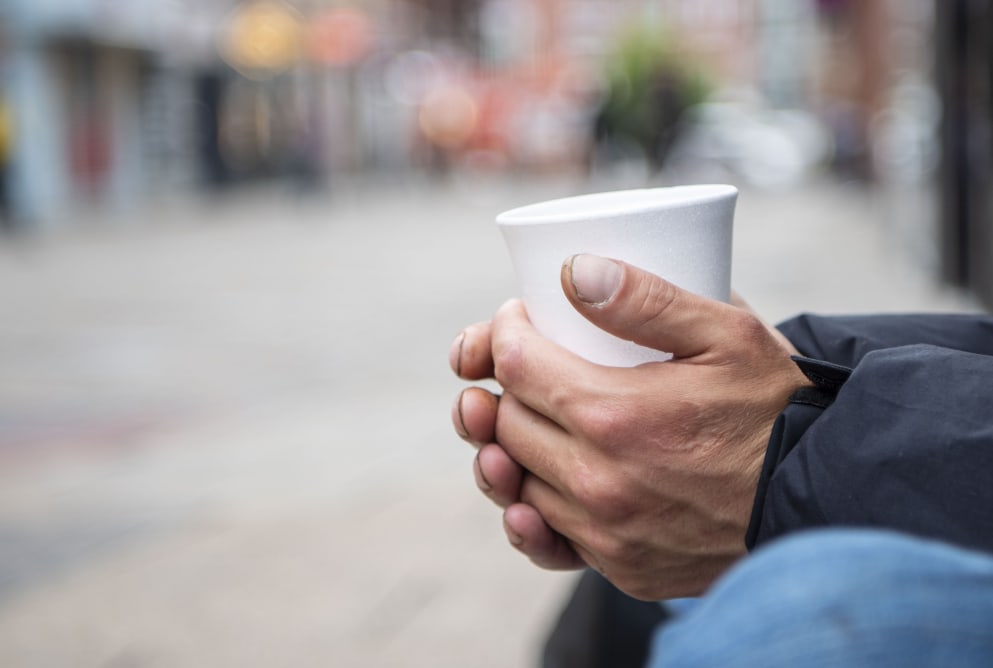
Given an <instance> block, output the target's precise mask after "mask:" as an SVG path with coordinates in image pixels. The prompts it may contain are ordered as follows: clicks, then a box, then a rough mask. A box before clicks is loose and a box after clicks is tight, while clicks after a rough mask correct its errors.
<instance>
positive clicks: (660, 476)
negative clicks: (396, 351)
mask: <svg viewBox="0 0 993 668" xmlns="http://www.w3.org/2000/svg"><path fill="white" fill-rule="evenodd" d="M562 282H563V289H564V291H565V293H566V295H567V296H568V297H569V299H570V301H571V302H572V303H573V305H574V306H575V307H576V308H577V310H579V311H580V312H581V313H582V314H583V315H585V316H586V317H587V318H588V319H590V320H591V321H592V322H593V323H594V324H597V325H598V326H600V327H602V328H603V329H606V330H607V331H610V332H612V333H614V334H617V335H619V336H622V337H623V338H627V339H631V340H634V341H636V342H637V343H640V344H642V345H648V346H651V347H655V348H658V349H662V350H667V351H671V352H673V353H674V355H675V357H674V359H673V360H672V361H670V362H664V363H655V364H647V365H642V366H640V367H636V368H633V369H619V368H610V367H601V366H597V365H594V364H591V363H589V362H586V361H585V360H582V359H580V358H578V357H576V356H575V355H572V354H571V353H569V352H567V351H565V350H564V349H562V348H560V347H559V346H556V345H555V344H553V343H551V342H549V341H547V340H546V339H544V338H542V337H541V336H540V335H538V334H537V332H535V330H534V329H533V327H531V325H530V323H529V322H528V320H527V317H526V315H525V313H524V309H523V306H522V305H521V304H520V302H509V303H508V304H506V305H505V306H504V307H503V308H502V309H501V310H500V311H499V312H498V313H497V315H496V317H495V318H494V320H493V322H492V323H491V324H490V325H476V326H474V327H472V328H469V329H468V330H467V331H466V332H465V334H464V335H463V336H462V338H461V340H460V341H459V342H458V343H459V345H458V346H457V347H456V350H455V351H454V354H453V366H454V367H455V368H456V369H457V372H461V373H460V375H462V376H463V377H465V378H469V379H473V378H482V377H486V376H487V375H490V374H492V375H494V376H495V377H496V379H497V380H498V381H499V382H500V384H501V385H502V386H503V387H504V389H505V394H504V395H503V398H502V399H501V400H500V401H499V402H498V401H497V398H496V397H494V396H493V395H489V394H488V393H485V392H484V391H483V390H480V389H478V388H477V389H470V390H468V391H467V392H465V393H463V395H462V396H461V398H460V400H459V402H458V403H457V406H456V411H455V415H453V419H454V420H455V421H456V427H457V429H459V430H460V432H461V433H462V434H463V436H464V437H466V438H468V439H469V440H471V441H474V442H477V443H480V444H483V445H484V447H483V448H482V450H481V451H480V453H479V456H478V457H477V460H476V474H477V482H481V483H482V484H481V486H482V487H484V489H485V488H488V491H489V493H490V495H491V497H492V498H494V500H495V501H496V502H497V503H499V504H500V505H503V506H506V507H507V509H506V511H505V515H504V524H505V529H506V530H507V533H508V536H510V538H511V542H512V543H514V544H515V545H517V546H518V548H519V549H521V550H522V551H523V552H525V554H528V556H530V557H531V558H532V559H533V560H534V561H536V562H537V563H539V565H543V566H546V567H572V566H579V565H581V563H582V562H585V563H588V564H590V565H593V566H595V567H597V568H599V569H600V570H601V571H602V572H604V574H605V575H606V576H607V577H608V578H610V579H611V580H612V581H613V582H614V584H616V585H617V586H618V587H620V588H621V589H624V590H625V591H627V592H628V593H630V594H632V595H634V596H638V597H641V598H664V597H670V596H680V595H690V594H695V593H699V591H701V590H702V589H703V588H705V587H706V586H707V585H708V584H709V583H710V582H711V581H712V580H713V579H714V578H715V577H716V576H717V575H718V574H719V573H721V572H722V571H723V570H724V569H726V568H727V567H728V566H729V565H730V564H731V563H733V561H734V560H735V559H737V558H738V557H739V556H741V554H743V553H744V540H743V537H744V533H745V529H746V527H747V522H748V516H749V512H750V509H751V504H752V501H753V498H754V494H755V484H756V481H757V479H758V472H759V468H760V466H761V462H762V457H763V455H764V451H765V446H766V443H767V441H768V437H769V432H770V430H771V427H772V423H773V422H774V420H775V418H776V416H777V415H778V413H779V412H780V411H781V410H782V408H783V407H784V406H785V405H786V402H787V398H788V396H789V394H790V393H792V391H793V390H795V389H796V388H797V387H799V386H801V385H804V384H807V381H806V379H805V378H804V377H803V376H802V374H801V373H800V372H799V370H798V369H797V368H796V367H795V365H794V364H793V363H792V362H791V361H790V360H789V354H790V351H789V350H788V349H787V348H786V347H784V346H783V344H782V342H781V341H780V340H779V339H777V337H776V336H774V335H773V334H772V333H770V331H769V330H768V329H767V328H766V327H765V326H764V325H763V324H762V322H761V321H760V320H759V319H758V318H756V317H755V316H754V315H753V314H751V313H749V312H747V311H745V310H742V309H740V308H735V307H733V306H729V305H726V304H721V303H719V302H714V301H711V300H707V299H703V298H701V297H698V296H695V295H692V294H690V293H687V292H685V291H682V290H679V289H678V288H676V287H674V286H672V285H671V284H669V283H667V282H665V281H663V280H661V279H659V278H657V277H654V276H651V275H650V274H647V273H645V272H643V271H640V270H637V269H635V268H633V267H630V266H627V265H624V264H622V263H616V262H612V261H605V260H602V259H600V258H595V257H591V256H580V257H579V258H574V259H572V260H571V261H570V262H567V264H566V265H565V266H564V267H563V273H562ZM487 348H488V349H489V351H490V354H487V352H486V351H487ZM501 448H502V449H501ZM515 461H516V462H520V465H521V466H523V469H522V468H521V466H518V465H517V464H516V463H515ZM525 469H526V472H525ZM484 472H485V475H484ZM518 498H519V499H520V500H521V501H522V502H523V503H517V502H516V501H517V499H518ZM551 529H554V532H553V531H552V530H551ZM580 557H581V559H582V562H580V559H579V558H580Z"/></svg>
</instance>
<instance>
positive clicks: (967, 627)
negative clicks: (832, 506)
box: [648, 530, 993, 668]
mask: <svg viewBox="0 0 993 668" xmlns="http://www.w3.org/2000/svg"><path fill="white" fill-rule="evenodd" d="M648 665H649V666H650V668H666V667H670V666H678V667H679V668H690V667H692V668H696V667H702V666H714V667H718V666H720V667H721V668H725V667H727V666H734V667H736V668H738V667H740V668H753V667H754V668H759V667H761V668H779V667H781V666H790V667H793V666H802V667H803V668H828V667H830V668H836V667H838V666H844V667H845V668H862V667H869V666H872V667H873V668H875V667H877V666H899V667H900V668H916V667H918V666H920V667H924V666H929V667H930V666H936V667H937V666H941V667H943V666H955V667H956V668H973V667H977V668H978V667H979V666H982V667H983V668H988V667H990V666H993V557H991V556H990V555H987V554H982V553H976V552H970V551H966V550H962V549H959V548H955V547H951V546H949V545H945V544H941V543H935V542H929V541H925V540H921V539H916V538H910V537H907V536H903V535H899V534H895V533H890V532H883V531H868V530H823V531H814V532H809V533H804V534H798V535H796V536H792V537H789V538H785V539H783V540H781V541H778V542H775V543H773V544H771V545H769V546H767V547H765V548H763V549H760V550H758V551H756V552H755V553H754V554H752V555H751V556H750V557H748V558H747V559H745V560H743V561H742V562H741V563H740V564H739V565H738V566H736V567H735V568H733V569H732V570H731V571H730V572H729V573H728V574H727V575H726V576H725V577H724V578H722V579H721V580H720V581H718V582H717V583H716V584H715V585H714V587H713V588H712V589H711V590H710V591H709V592H708V593H707V594H706V596H704V597H703V598H702V599H700V601H699V602H698V603H697V604H696V605H694V606H693V608H692V609H690V610H689V611H688V612H687V613H686V614H684V615H682V616H680V617H679V618H678V619H675V620H672V621H671V622H669V623H668V624H667V625H665V626H663V627H662V628H661V629H660V630H659V631H658V632H657V633H656V637H655V639H654V642H653V648H652V655H651V659H650V661H649V664H648Z"/></svg>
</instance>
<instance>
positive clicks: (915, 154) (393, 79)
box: [0, 0, 993, 293]
mask: <svg viewBox="0 0 993 668" xmlns="http://www.w3.org/2000/svg"><path fill="white" fill-rule="evenodd" d="M989 4H990V0H970V1H969V2H967V1H966V0H953V1H950V2H938V1H937V0H802V1H798V0H367V1H364V2H342V1H339V0H8V1H7V2H5V3H3V4H2V5H0V92H2V98H0V103H2V106H0V162H2V164H3V167H4V169H3V172H2V176H3V178H2V180H0V181H2V182H0V185H3V189H2V192H3V197H2V198H0V204H2V211H0V220H3V221H6V222H7V223H8V224H9V221H12V220H13V221H18V222H19V223H20V224H22V225H44V224H45V223H46V222H48V221H68V223H69V224H71V222H72V220H73V216H72V215H68V214H72V213H75V212H78V211H80V210H84V209H86V208H91V209H93V210H94V211H96V212H99V211H100V210H102V209H104V208H107V207H115V206H121V205H127V204H129V203H134V202H141V201H144V200H146V199H147V198H149V197H156V196H169V195H170V194H172V193H176V192H189V191H193V190H196V189H200V188H204V187H211V188H220V187H224V186H226V185H228V184H232V183H239V182H243V181H245V180H251V179H258V178H268V177H278V178H290V179H294V180H296V181H298V182H299V183H300V184H301V185H303V186H306V187H314V188H326V187H329V186H330V187H331V189H332V190H333V188H334V187H335V183H336V180H337V179H338V176H339V175H342V174H348V173H375V174H378V175H386V176H387V177H389V176H391V175H409V174H415V173H422V172H431V173H442V174H444V173H447V172H449V171H451V170H483V171H501V170H503V171H505V170H515V171H521V170H544V171H547V170H562V169H571V170H577V169H584V168H587V167H588V164H589V160H590V156H591V150H592V149H591V146H592V145H594V143H595V137H596V132H597V130H596V128H597V122H598V114H599V113H601V112H602V109H603V106H604V103H605V96H607V95H608V94H609V93H610V91H611V86H613V85H614V84H616V83H617V81H616V80H615V81H613V82H611V81H610V79H609V77H610V76H611V74H610V72H609V71H608V70H609V69H610V67H611V66H612V64H611V63H614V64H615V65H616V62H615V61H616V60H617V58H618V57H619V56H618V53H619V52H622V51H623V50H624V49H625V48H629V46H630V45H629V44H628V45H625V43H624V40H625V39H628V37H625V35H628V36H630V34H631V32H632V31H633V30H640V31H641V32H642V33H643V35H647V39H648V41H649V42H652V41H658V42H661V43H663V44H662V46H663V48H661V49H655V50H652V49H651V48H649V49H648V51H646V52H645V53H651V54H655V55H658V54H659V53H662V55H663V56H664V57H665V58H668V59H669V62H670V64H671V62H672V61H673V59H675V61H678V63H680V65H681V66H689V67H691V68H693V69H694V71H698V72H702V73H704V74H705V78H706V79H707V83H708V94H710V95H712V96H713V99H714V100H715V101H717V102H722V103H723V102H728V101H730V102H732V103H734V104H735V105H737V107H736V109H735V110H733V112H732V113H728V108H729V107H727V105H725V108H724V110H723V111H721V113H718V114H716V115H713V114H712V115H711V121H713V120H714V119H716V122H717V123H723V124H724V125H725V126H727V125H728V124H729V123H730V124H732V125H733V124H738V125H739V126H740V125H741V124H743V123H746V124H747V123H748V122H750V123H753V124H755V125H756V127H758V128H759V130H760V131H759V132H758V133H757V134H756V135H755V136H757V137H758V138H759V140H760V141H758V140H756V141H751V148H750V149H749V145H748V144H749V143H748V142H741V141H738V140H736V139H735V136H734V135H735V133H738V134H741V127H737V128H730V130H729V129H728V128H727V127H721V128H718V130H719V132H718V135H720V136H721V137H722V141H725V142H726V143H727V146H726V147H725V148H724V149H722V150H724V153H725V154H726V155H724V159H725V160H726V161H729V162H734V161H738V162H739V163H740V162H741V157H742V156H741V155H740V154H741V153H742V152H743V151H744V152H747V151H749V150H751V151H752V152H756V150H757V152H758V154H759V155H758V157H759V160H757V161H755V162H754V165H753V166H752V168H751V170H750V171H751V173H752V175H761V173H763V172H765V173H769V172H770V170H771V169H772V168H775V167H776V166H775V165H771V166H770V165H769V164H768V163H767V162H763V161H764V160H766V159H767V158H768V157H769V154H770V153H771V152H770V151H769V150H766V149H765V148H763V147H764V146H768V142H769V141H773V140H776V141H778V140H781V139H782V137H783V134H784V133H783V132H779V134H778V135H776V134H775V133H772V134H770V133H769V132H768V130H769V125H770V123H775V122H780V121H782V120H784V119H786V120H788V121H789V122H790V123H793V125H795V122H794V121H795V120H796V116H795V115H794V116H792V117H787V116H782V115H781V116H775V115H772V114H768V113H766V111H767V110H803V111H804V113H806V114H807V116H808V117H809V118H813V119H814V120H815V121H816V123H818V124H819V125H820V126H822V127H823V128H824V129H825V130H826V135H827V136H829V138H830V141H829V145H830V151H827V152H826V153H825V158H824V160H825V161H826V162H828V163H830V168H832V169H833V170H835V171H836V172H837V173H839V174H841V175H842V178H846V179H856V180H859V181H862V182H870V183H883V184H889V185H894V186H895V188H894V190H900V192H902V193H904V194H907V196H906V197H904V199H907V197H910V198H911V199H913V198H918V199H919V198H920V197H921V193H929V192H931V191H932V190H934V188H935V186H937V185H940V188H939V194H940V201H941V202H942V209H941V215H940V216H939V215H938V213H937V211H936V210H934V211H932V209H931V208H929V207H928V206H924V205H917V202H918V200H917V199H914V202H915V205H914V206H913V207H905V209H904V212H903V213H901V214H899V215H898V216H895V217H896V218H901V217H906V216H907V215H909V216H917V217H919V218H923V217H928V219H927V220H926V221H923V222H921V224H919V225H916V226H911V225H906V226H905V227H906V230H904V231H903V232H900V233H905V234H908V235H916V236H918V237H921V238H922V239H923V237H924V236H926V235H927V234H928V232H922V230H924V229H926V230H931V231H934V230H935V229H937V228H938V227H939V225H938V221H939V220H940V221H942V225H941V226H940V229H941V230H942V234H941V235H940V236H939V235H937V234H935V238H934V239H931V238H930V237H928V238H927V239H926V240H923V241H921V240H919V241H918V242H915V243H918V244H931V245H932V247H937V249H938V251H940V255H941V260H940V261H941V264H942V267H943V273H944V275H945V276H946V277H947V278H948V279H949V280H951V281H953V282H956V283H959V284H963V285H970V286H974V285H985V286H990V287H989V288H987V289H988V291H989V292H991V293H993V276H989V275H987V274H988V273H989V272H988V271H987V270H986V269H984V268H985V267H988V266H993V264H991V263H990V262H988V261H987V259H988V258H989V256H990V254H993V242H991V241H990V239H991V238H993V233H991V232H990V231H989V229H988V227H989V225H988V221H989V218H990V204H989V201H988V199H989V196H988V195H987V194H984V193H985V185H984V184H985V183H987V182H988V177H989V167H988V165H989V163H990V162H991V160H990V157H989V150H988V148H983V147H988V144H989V140H988V136H989V134H990V130H989V128H990V121H989V109H990V103H989V98H990V93H989V89H990V84H989V81H990V74H989V62H990V52H989V44H990V43H993V39H991V32H993V29H991V27H990V10H989ZM639 48H641V47H639ZM637 55H638V54H637V53H635V56H637ZM621 56H623V57H630V56H631V53H628V54H626V55H625V54H621ZM639 57H640V56H639ZM652 57H655V56H652ZM612 59H614V60H613V61H612ZM634 63H635V65H636V66H638V63H637V58H635V61H634ZM628 64H629V65H630V63H628ZM628 74H629V73H625V74H623V76H628ZM622 78H623V77H622ZM639 81H640V82H641V83H638V82H639ZM645 81H647V82H648V84H645V83H644V82H645ZM623 83H624V82H623V80H622V81H621V84H623ZM628 84H629V88H630V87H632V86H633V87H638V86H641V87H644V86H645V85H651V86H655V85H656V84H659V85H660V86H661V88H660V95H661V96H660V97H658V96H657V97H655V98H653V100H649V103H651V104H655V103H656V102H657V103H658V104H657V105H656V106H659V105H661V106H664V103H666V100H668V99H669V98H667V97H666V95H665V94H666V91H665V90H664V88H665V84H666V82H665V80H664V79H663V80H661V84H660V83H659V80H652V79H651V78H649V79H640V80H637V81H636V79H629V80H628ZM621 88H622V89H623V85H622V86H621ZM936 91H939V92H940V93H941V95H940V97H939V96H938V95H936ZM622 92H623V91H622ZM656 92H659V91H656ZM742 92H744V93H742ZM622 106H623V105H622ZM629 106H630V107H631V109H635V113H636V114H637V113H640V114H642V115H644V113H645V112H644V109H642V110H641V111H638V110H637V109H636V108H635V106H631V105H629ZM679 111H681V109H677V112H679ZM670 116H673V114H670ZM675 116H679V113H676V114H675ZM770 119H771V121H770ZM642 120H644V119H642ZM649 122H651V123H672V122H673V121H672V118H668V120H667V119H666V115H665V114H656V115H655V116H653V117H652V118H650V119H649ZM984 133H985V135H984ZM664 135H665V133H657V135H653V138H652V141H654V142H658V141H662V139H660V137H662V138H663V139H664V141H663V143H668V141H669V140H668V139H666V138H665V137H664ZM713 136H717V135H712V136H711V139H713ZM984 136H985V137H987V139H983V137H984ZM728 137H730V138H731V139H730V140H729V139H728ZM801 139H802V138H801ZM807 139H808V140H809V133H808V137H807ZM801 143H802V142H801ZM808 143H809V142H808ZM711 149H713V147H712V146H710V147H709V148H707V149H706V150H711ZM652 150H653V149H651V148H650V149H648V151H647V153H646V155H645V156H644V157H645V158H646V159H648V160H649V161H650V160H651V159H653V158H657V157H659V156H653V155H651V153H652ZM705 152H706V151H705ZM696 157H697V158H700V157H701V156H696ZM703 157H706V156H703ZM713 157H714V156H710V158H708V159H711V158H713ZM939 158H940V159H939ZM818 159H819V158H818ZM793 162H794V163H796V162H797V160H796V159H793ZM939 164H940V165H942V167H941V172H940V173H941V178H940V180H939V178H938V173H939V172H938V165H939ZM984 165H985V167H984ZM780 167H781V165H780ZM808 167H810V165H807V166H805V167H804V168H808ZM984 170H985V171H984ZM745 171H746V172H747V171H748V170H745ZM746 180H747V179H746ZM754 180H755V184H756V185H758V186H760V187H766V186H769V185H772V184H774V183H775V182H776V180H775V179H762V178H760V177H759V176H757V177H756V178H755V179H754ZM780 185H781V182H780ZM908 212H909V213H908ZM949 221H952V222H949ZM984 272H986V273H984Z"/></svg>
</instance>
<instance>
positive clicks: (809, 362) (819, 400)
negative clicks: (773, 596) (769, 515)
mask: <svg viewBox="0 0 993 668" xmlns="http://www.w3.org/2000/svg"><path fill="white" fill-rule="evenodd" d="M792 360H793V362H794V363H795V364H796V365H797V366H798V367H799V368H800V370H801V371H802V372H803V374H804V375H805V376H806V377H807V379H808V380H810V382H811V383H813V385H812V386H807V387H801V388H800V389H798V390H797V391H796V392H794V393H793V394H792V395H791V396H790V399H789V403H788V404H787V406H786V408H785V409H783V412H782V413H780V414H779V417H778V418H776V422H775V424H774V425H773V427H772V434H771V436H770V437H769V445H768V447H767V448H766V451H765V460H764V461H763V462H762V472H761V473H760V474H759V482H758V487H757V488H756V490H755V501H754V503H753V504H752V516H751V520H750V522H749V524H748V531H747V533H746V534H745V547H746V548H747V549H748V550H749V551H750V550H752V549H754V547H755V543H756V541H757V539H758V534H759V529H760V527H761V524H762V512H763V510H764V507H765V495H766V491H767V490H768V488H769V481H770V480H771V479H772V474H773V473H774V472H775V470H776V467H778V466H779V464H780V462H782V461H783V460H784V459H786V456H787V455H788V454H789V453H790V452H791V451H792V450H793V448H794V447H795V446H796V444H797V443H798V442H799V441H800V437H802V436H803V434H804V433H805V432H806V431H807V428H808V427H810V425H812V424H813V423H814V421H815V420H816V419H817V418H819V417H820V416H821V413H823V412H824V410H825V409H827V408H828V407H829V406H830V405H831V404H832V403H834V399H835V397H836V396H837V395H838V390H840V389H841V387H842V385H844V383H845V381H846V380H848V377H849V376H850V375H851V374H852V370H851V369H850V368H848V367H844V366H841V365H839V364H832V363H831V362H824V361H820V360H814V359H810V358H808V357H799V356H793V357H792Z"/></svg>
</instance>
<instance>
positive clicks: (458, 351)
mask: <svg viewBox="0 0 993 668" xmlns="http://www.w3.org/2000/svg"><path fill="white" fill-rule="evenodd" d="M463 343H465V332H462V333H461V334H459V335H458V336H457V337H455V341H454V342H453V343H452V347H451V349H450V350H449V351H448V364H449V365H450V366H451V367H452V371H454V372H455V375H456V376H461V375H462V344H463Z"/></svg>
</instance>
